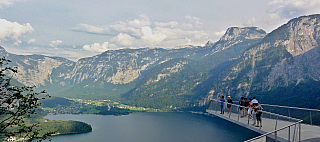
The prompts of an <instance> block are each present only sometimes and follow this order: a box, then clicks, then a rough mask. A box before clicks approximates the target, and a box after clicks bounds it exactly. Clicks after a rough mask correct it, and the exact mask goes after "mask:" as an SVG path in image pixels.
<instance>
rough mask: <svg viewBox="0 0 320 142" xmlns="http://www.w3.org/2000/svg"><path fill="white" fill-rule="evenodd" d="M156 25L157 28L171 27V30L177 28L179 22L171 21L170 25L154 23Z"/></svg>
mask: <svg viewBox="0 0 320 142" xmlns="http://www.w3.org/2000/svg"><path fill="white" fill-rule="evenodd" d="M154 25H155V26H156V27H169V28H175V27H177V26H178V25H179V23H178V22H177V21H171V22H168V23H163V22H154Z"/></svg>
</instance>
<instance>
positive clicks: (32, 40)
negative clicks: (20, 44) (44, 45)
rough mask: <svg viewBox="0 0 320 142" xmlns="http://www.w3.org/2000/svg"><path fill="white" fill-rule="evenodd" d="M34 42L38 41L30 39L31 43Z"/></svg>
mask: <svg viewBox="0 0 320 142" xmlns="http://www.w3.org/2000/svg"><path fill="white" fill-rule="evenodd" d="M32 42H36V39H34V38H33V39H30V40H29V41H28V44H30V43H32Z"/></svg>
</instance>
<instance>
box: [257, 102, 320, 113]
mask: <svg viewBox="0 0 320 142" xmlns="http://www.w3.org/2000/svg"><path fill="white" fill-rule="evenodd" d="M260 105H263V106H272V107H282V108H291V109H300V110H309V111H319V112H320V110H319V109H310V108H299V107H290V106H279V105H269V104H260Z"/></svg>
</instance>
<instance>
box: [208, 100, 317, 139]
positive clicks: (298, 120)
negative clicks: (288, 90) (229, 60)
mask: <svg viewBox="0 0 320 142" xmlns="http://www.w3.org/2000/svg"><path fill="white" fill-rule="evenodd" d="M211 101H215V102H218V103H219V102H221V101H220V100H216V99H211ZM211 101H210V103H209V105H208V107H207V109H209V106H210V104H211ZM224 103H225V104H231V103H227V102H224ZM231 105H233V106H238V107H242V108H249V107H244V106H240V105H236V104H231ZM261 105H264V106H276V105H268V104H261ZM276 107H278V106H276ZM279 107H280V106H279ZM284 108H288V106H284ZM290 108H295V107H290ZM302 109H305V108H302ZM306 110H313V109H306ZM258 111H261V112H264V113H266V114H270V115H274V116H277V118H278V117H282V118H286V119H290V120H295V121H296V122H294V123H292V124H290V125H287V126H284V127H282V128H279V129H276V130H273V131H271V132H268V133H266V134H263V135H260V136H257V137H254V138H252V139H249V140H246V141H245V142H250V141H254V140H257V139H260V138H262V137H266V136H268V135H270V134H273V133H274V134H275V140H277V132H278V131H281V130H283V129H286V128H289V140H290V127H291V126H293V125H295V126H296V125H297V124H298V125H299V141H300V133H301V126H300V125H301V124H300V123H301V122H303V120H301V119H297V118H292V117H290V116H284V115H280V114H276V113H271V112H267V111H262V110H258ZM317 111H320V110H317ZM238 119H239V118H238ZM248 123H249V122H248Z"/></svg>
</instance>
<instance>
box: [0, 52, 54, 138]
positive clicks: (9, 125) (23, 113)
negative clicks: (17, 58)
mask: <svg viewBox="0 0 320 142" xmlns="http://www.w3.org/2000/svg"><path fill="white" fill-rule="evenodd" d="M9 62H11V61H10V60H7V59H6V58H5V57H3V58H0V103H1V104H0V137H1V138H2V139H7V138H9V137H20V138H23V139H25V140H27V141H32V140H34V139H38V140H39V141H42V140H44V139H46V138H47V136H50V135H52V134H53V133H54V132H47V133H46V134H44V135H42V136H39V131H40V130H41V129H39V128H38V127H39V124H38V123H34V124H29V123H26V122H25V121H26V119H31V118H32V116H33V115H35V114H36V113H37V110H38V109H39V106H40V105H41V104H40V103H39V100H43V99H45V98H38V97H39V95H41V96H47V97H50V96H49V95H47V94H46V92H45V91H42V92H34V90H33V88H34V87H26V86H23V87H18V86H12V85H11V84H10V81H11V80H12V77H13V76H14V75H15V74H16V73H17V72H18V71H17V70H18V68H17V67H13V68H11V67H7V66H6V65H8V63H9ZM8 75H10V76H8Z"/></svg>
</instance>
